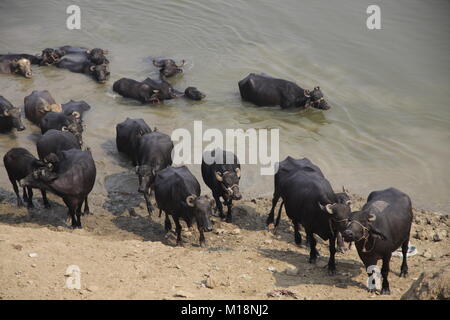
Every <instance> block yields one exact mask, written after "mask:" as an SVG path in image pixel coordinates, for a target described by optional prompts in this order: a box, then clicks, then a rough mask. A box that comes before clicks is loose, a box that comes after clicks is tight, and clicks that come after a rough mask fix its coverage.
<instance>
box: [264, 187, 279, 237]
mask: <svg viewBox="0 0 450 320" xmlns="http://www.w3.org/2000/svg"><path fill="white" fill-rule="evenodd" d="M279 199H280V196H279V195H276V194H275V193H274V194H273V199H272V208H271V209H270V213H269V216H268V217H267V220H266V226H267V227H268V228H269V229H272V228H273V227H274V226H273V219H274V216H275V207H276V206H277V203H278V200H279Z"/></svg>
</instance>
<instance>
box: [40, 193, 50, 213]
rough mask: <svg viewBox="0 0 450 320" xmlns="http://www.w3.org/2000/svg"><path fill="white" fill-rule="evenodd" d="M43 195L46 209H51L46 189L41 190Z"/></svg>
mask: <svg viewBox="0 0 450 320" xmlns="http://www.w3.org/2000/svg"><path fill="white" fill-rule="evenodd" d="M41 193H42V201H43V202H44V207H45V208H46V209H49V208H50V203H49V202H48V199H47V191H45V190H44V189H41Z"/></svg>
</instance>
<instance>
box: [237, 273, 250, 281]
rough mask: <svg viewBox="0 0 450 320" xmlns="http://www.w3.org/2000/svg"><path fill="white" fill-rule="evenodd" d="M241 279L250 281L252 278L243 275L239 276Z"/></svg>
mask: <svg viewBox="0 0 450 320" xmlns="http://www.w3.org/2000/svg"><path fill="white" fill-rule="evenodd" d="M239 278H242V279H247V280H250V279H251V278H252V277H251V276H249V275H248V274H241V275H240V276H239Z"/></svg>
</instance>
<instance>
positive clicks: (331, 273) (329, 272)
mask: <svg viewBox="0 0 450 320" xmlns="http://www.w3.org/2000/svg"><path fill="white" fill-rule="evenodd" d="M328 275H329V276H334V275H336V268H334V269H331V268H328Z"/></svg>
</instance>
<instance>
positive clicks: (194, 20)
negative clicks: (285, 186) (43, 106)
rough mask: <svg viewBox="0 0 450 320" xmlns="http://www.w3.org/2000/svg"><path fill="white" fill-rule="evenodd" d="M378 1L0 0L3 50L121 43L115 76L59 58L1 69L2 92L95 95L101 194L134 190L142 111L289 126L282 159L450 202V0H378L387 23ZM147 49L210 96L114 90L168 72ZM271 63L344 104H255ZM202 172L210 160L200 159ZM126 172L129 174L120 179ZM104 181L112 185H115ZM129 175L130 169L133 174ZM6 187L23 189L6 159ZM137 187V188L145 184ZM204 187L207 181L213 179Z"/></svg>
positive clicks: (176, 124) (222, 124) (186, 123)
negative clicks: (134, 146)
mask: <svg viewBox="0 0 450 320" xmlns="http://www.w3.org/2000/svg"><path fill="white" fill-rule="evenodd" d="M70 4H77V5H79V6H80V7H81V27H82V29H81V30H72V31H70V30H67V29H66V18H67V14H66V12H65V11H66V8H67V6H68V5H70ZM369 4H372V3H371V1H365V0H362V1H361V0H340V1H339V2H337V1H336V2H333V3H331V2H330V1H325V0H323V1H317V0H314V1H312V0H311V1H298V0H280V1H268V0H246V1H235V0H226V1H225V0H213V1H211V0H201V1H200V0H199V1H194V0H190V1H187V0H186V1H168V0H165V1H163V0H161V1H143V0H141V1H106V0H102V1H98V0H95V1H81V0H80V1H56V0H39V1H25V0H6V1H5V0H2V1H0V49H1V50H0V51H1V52H7V51H10V52H29V53H37V52H39V51H40V50H41V49H43V48H46V47H54V46H60V45H66V44H70V45H76V46H86V47H102V48H106V49H109V51H110V58H109V60H110V61H111V73H112V77H111V79H110V81H109V82H108V83H107V84H106V85H99V84H97V83H95V82H93V81H91V80H90V79H89V78H88V77H86V76H84V75H80V74H74V73H70V72H68V71H65V70H59V69H57V68H53V67H46V68H38V67H35V68H34V77H33V79H32V80H26V79H24V78H20V77H17V76H8V75H0V94H1V95H3V96H5V97H6V98H7V99H9V100H10V101H11V102H12V103H13V104H14V105H16V106H21V105H23V98H24V97H25V96H26V95H28V94H29V93H30V92H31V91H32V90H43V89H47V90H49V91H50V92H51V93H52V95H53V96H54V97H55V99H56V100H57V101H58V102H66V101H68V100H69V99H75V100H78V99H83V100H86V101H87V102H88V103H89V104H91V106H92V110H91V111H90V112H89V113H88V114H87V115H86V117H85V119H86V125H87V130H86V132H85V141H86V144H87V145H88V146H90V147H91V148H92V150H93V154H94V158H95V160H96V164H97V169H98V179H97V184H96V187H95V192H97V194H99V195H106V194H107V190H106V189H107V185H109V184H110V182H111V181H109V180H110V178H109V177H118V178H117V181H114V183H113V185H116V186H121V185H122V186H123V187H124V188H130V189H132V188H134V187H135V186H134V182H133V181H134V180H133V179H132V180H131V181H129V179H130V178H131V176H130V175H131V173H130V175H117V173H120V172H123V171H125V170H127V169H126V168H124V164H126V161H124V159H123V158H120V157H117V155H116V149H115V143H114V137H115V125H116V124H117V123H118V122H121V121H123V120H124V119H125V118H126V117H142V118H144V119H145V120H146V121H147V122H148V123H149V124H150V125H151V126H156V127H158V128H159V129H160V130H161V131H163V132H167V133H169V134H170V133H171V131H172V130H174V129H176V128H180V127H183V128H187V129H192V127H193V121H194V120H203V125H204V127H205V128H219V129H225V128H243V129H247V128H279V129H280V140H281V141H280V142H281V146H280V158H281V159H283V158H284V157H285V156H287V155H291V156H294V157H304V156H305V157H308V158H310V159H311V160H312V161H313V162H315V163H316V164H318V165H319V166H320V167H321V168H322V171H323V172H324V173H325V175H326V176H327V177H328V178H329V180H330V181H331V183H332V185H333V186H334V187H335V188H336V189H340V188H341V186H342V185H345V187H346V188H348V189H349V190H350V191H351V192H354V193H358V194H361V195H363V196H365V195H367V194H368V193H369V192H370V191H372V190H376V189H381V188H386V187H389V186H395V187H397V188H399V189H401V190H403V191H405V192H406V193H408V194H410V196H411V197H412V199H413V203H414V205H415V206H417V207H423V208H431V209H435V210H439V211H443V212H447V213H448V212H449V211H450V210H449V209H450V201H449V198H448V196H449V191H450V171H449V165H448V163H449V159H450V149H449V142H450V130H449V129H450V56H449V54H448V53H449V52H450V37H449V36H448V34H449V32H450V22H449V20H448V16H449V13H450V3H449V2H448V1H446V0H442V1H438V0H432V1H420V0H402V1H377V4H379V5H380V7H381V18H382V30H376V31H370V30H368V29H367V28H366V18H367V14H366V8H367V6H368V5H369ZM149 56H154V57H155V56H170V57H175V58H178V59H181V58H184V59H186V60H187V61H188V65H187V67H186V68H185V74H184V76H182V77H180V78H177V79H174V80H173V81H172V83H173V84H174V86H175V87H176V88H178V89H183V90H184V88H186V87H187V86H191V85H192V86H197V87H198V88H199V89H200V90H202V91H204V92H205V93H206V94H207V96H208V97H207V99H206V100H205V101H203V102H201V103H193V102H189V101H186V100H184V99H178V100H173V101H170V102H167V103H165V104H164V105H163V106H142V105H141V104H139V103H136V102H133V101H130V100H126V99H123V98H121V97H119V96H117V95H116V94H114V93H113V91H112V84H113V82H114V81H115V80H117V79H119V78H121V77H130V78H134V79H144V78H145V77H147V76H149V75H152V76H156V75H157V73H156V72H155V69H154V68H153V67H152V66H151V64H150V63H149V62H148V61H147V60H146V58H148V57H149ZM249 72H266V73H269V74H271V75H273V76H277V77H281V78H285V79H289V80H293V81H295V82H297V83H298V84H299V85H301V86H303V87H306V88H312V87H314V86H316V85H320V87H321V88H322V90H323V92H324V94H325V95H326V98H327V99H328V101H329V102H330V104H332V106H333V108H332V109H331V110H329V111H326V112H317V111H307V112H298V111H282V110H280V109H278V108H257V107H254V106H252V105H251V104H248V103H244V102H242V101H241V99H240V96H239V91H238V86H237V82H238V80H240V79H242V78H243V77H245V76H246V75H247V74H248V73H249ZM24 123H25V125H26V126H27V130H26V131H23V132H19V133H12V134H9V135H1V136H0V155H3V154H4V153H5V152H6V151H7V150H9V149H10V148H11V147H15V146H23V147H25V148H28V149H29V150H32V152H34V153H35V147H34V143H35V141H36V139H37V138H38V137H39V129H38V128H37V127H35V126H33V125H32V124H30V123H28V121H26V120H25V121H24ZM191 168H192V170H193V171H194V173H195V174H196V175H197V177H198V178H199V180H201V175H200V169H199V166H191ZM242 175H243V178H242V181H241V184H242V191H243V193H244V195H245V194H247V196H255V195H258V194H260V195H268V194H270V193H271V192H272V188H273V182H272V181H273V179H272V177H267V176H265V177H262V176H260V175H259V168H258V167H257V166H250V165H247V166H244V167H243V173H242ZM120 177H122V178H120ZM105 179H106V180H108V179H109V180H108V181H109V182H108V183H105ZM121 179H122V180H123V181H122V180H121ZM0 188H4V189H7V190H12V189H11V186H10V184H9V181H8V180H7V176H6V173H5V171H4V168H0ZM136 188H137V186H136ZM205 190H206V189H205Z"/></svg>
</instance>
